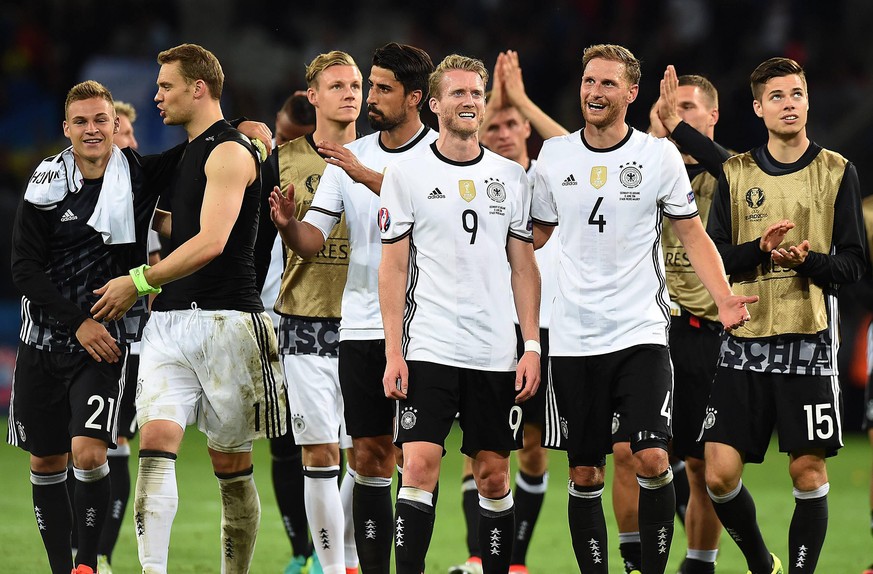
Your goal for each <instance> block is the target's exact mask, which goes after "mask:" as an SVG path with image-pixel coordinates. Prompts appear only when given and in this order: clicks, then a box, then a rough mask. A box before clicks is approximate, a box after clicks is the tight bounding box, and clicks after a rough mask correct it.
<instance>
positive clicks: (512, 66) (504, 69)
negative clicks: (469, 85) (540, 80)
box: [495, 50, 569, 139]
mask: <svg viewBox="0 0 873 574" xmlns="http://www.w3.org/2000/svg"><path fill="white" fill-rule="evenodd" d="M498 63H499V64H500V66H499V69H498V70H497V71H496V72H495V73H498V74H499V78H500V80H501V81H502V83H503V98H504V101H505V102H506V104H509V105H511V106H515V107H516V108H518V111H519V112H521V115H523V116H524V117H525V118H526V119H527V120H528V121H529V122H530V123H531V125H532V126H533V128H534V129H535V130H536V131H537V133H538V134H540V136H541V137H542V138H543V139H549V138H552V137H555V136H562V135H565V134H567V133H569V132H568V131H567V129H566V128H565V127H564V126H562V125H561V124H559V123H558V122H556V121H555V120H553V119H552V118H551V117H550V116H549V115H548V114H547V113H546V112H544V111H543V110H542V109H541V108H540V107H539V106H538V105H536V104H535V103H534V102H533V101H532V100H531V99H530V97H528V95H527V91H525V89H524V79H523V78H522V76H521V65H520V64H519V61H518V52H516V51H514V50H507V51H506V53H505V55H504V59H503V61H502V62H501V61H500V60H498ZM495 85H497V82H495Z"/></svg>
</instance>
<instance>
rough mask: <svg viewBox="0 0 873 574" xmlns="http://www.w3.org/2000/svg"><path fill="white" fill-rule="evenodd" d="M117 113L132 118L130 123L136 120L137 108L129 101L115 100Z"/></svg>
mask: <svg viewBox="0 0 873 574" xmlns="http://www.w3.org/2000/svg"><path fill="white" fill-rule="evenodd" d="M114 107H115V115H116V116H125V117H127V119H129V120H130V123H133V122H135V121H136V108H134V107H133V104H128V103H127V102H122V101H121V100H115V106H114Z"/></svg>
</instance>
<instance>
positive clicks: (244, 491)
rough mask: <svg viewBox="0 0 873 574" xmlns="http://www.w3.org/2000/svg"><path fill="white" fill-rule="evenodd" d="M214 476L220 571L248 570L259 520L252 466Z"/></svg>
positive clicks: (225, 573)
mask: <svg viewBox="0 0 873 574" xmlns="http://www.w3.org/2000/svg"><path fill="white" fill-rule="evenodd" d="M215 476H216V478H218V488H219V491H220V492H221V548H222V556H223V558H222V561H221V574H248V571H249V566H251V563H252V556H253V555H254V553H255V540H256V539H257V537H258V526H259V525H260V523H261V501H260V499H259V498H258V489H257V488H255V480H254V476H253V475H252V469H251V468H249V469H248V470H245V471H242V472H238V473H234V474H231V475H220V476H219V475H218V473H216V475H215Z"/></svg>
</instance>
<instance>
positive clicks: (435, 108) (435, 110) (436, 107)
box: [427, 98, 440, 115]
mask: <svg viewBox="0 0 873 574" xmlns="http://www.w3.org/2000/svg"><path fill="white" fill-rule="evenodd" d="M427 105H428V107H430V111H432V112H433V113H435V114H437V115H439V111H438V110H439V107H440V105H439V102H438V101H437V99H436V98H431V99H429V100H428V101H427Z"/></svg>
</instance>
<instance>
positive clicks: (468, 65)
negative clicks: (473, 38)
mask: <svg viewBox="0 0 873 574" xmlns="http://www.w3.org/2000/svg"><path fill="white" fill-rule="evenodd" d="M450 70H464V71H466V72H475V73H477V74H479V77H480V78H482V84H483V85H484V84H487V83H488V69H487V68H485V64H483V63H482V60H479V59H477V58H469V57H467V56H461V55H460V54H450V55H448V56H446V57H445V58H443V61H442V62H440V63H439V65H438V66H437V67H436V69H435V70H434V71H433V72H432V73H431V75H430V78H428V90H429V91H430V97H432V98H438V97H439V96H440V93H439V90H440V84H441V83H442V81H443V76H444V75H445V74H446V72H448V71H450Z"/></svg>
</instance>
